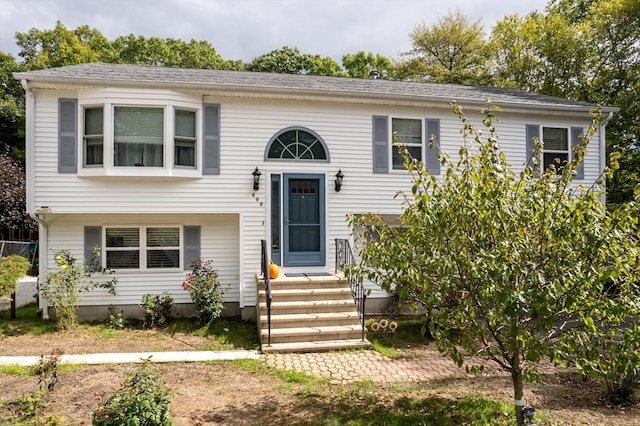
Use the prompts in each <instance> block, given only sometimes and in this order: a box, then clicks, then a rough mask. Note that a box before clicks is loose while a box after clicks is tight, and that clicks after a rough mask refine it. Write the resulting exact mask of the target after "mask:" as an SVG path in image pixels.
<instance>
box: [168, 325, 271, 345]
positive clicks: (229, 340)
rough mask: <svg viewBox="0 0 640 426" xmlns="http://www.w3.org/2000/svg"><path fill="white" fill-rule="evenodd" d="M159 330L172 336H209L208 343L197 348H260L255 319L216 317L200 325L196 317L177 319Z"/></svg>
mask: <svg viewBox="0 0 640 426" xmlns="http://www.w3.org/2000/svg"><path fill="white" fill-rule="evenodd" d="M160 330H162V331H166V332H167V333H168V334H170V335H172V336H173V335H175V334H177V333H182V334H186V335H194V336H201V337H209V338H210V339H211V340H210V343H208V344H206V345H205V346H204V347H201V348H199V349H202V350H230V349H247V350H255V349H259V348H260V338H259V336H258V329H257V327H256V324H255V321H254V322H249V321H243V320H242V319H241V318H239V317H222V318H217V319H215V320H213V321H212V322H211V323H210V324H208V325H202V324H200V323H199V322H198V320H196V319H177V320H173V321H172V322H171V323H169V324H168V325H167V326H166V327H164V328H162V329H160Z"/></svg>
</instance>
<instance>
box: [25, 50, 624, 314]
mask: <svg viewBox="0 0 640 426" xmlns="http://www.w3.org/2000/svg"><path fill="white" fill-rule="evenodd" d="M14 76H15V78H16V79H18V80H20V81H21V82H22V85H23V87H24V89H25V91H26V102H27V103H26V105H27V129H26V131H27V209H28V212H29V213H30V214H32V216H33V217H34V218H36V219H37V220H38V222H39V224H40V238H41V241H40V247H41V250H40V259H39V260H40V280H43V279H44V277H45V271H46V270H47V269H48V268H52V267H55V262H54V259H53V251H54V250H57V249H69V250H70V251H71V253H72V255H74V256H75V257H76V258H77V259H82V258H87V257H89V256H90V255H91V252H92V250H93V248H94V247H98V248H99V250H100V254H101V256H100V257H101V262H102V266H104V267H105V268H109V269H111V270H113V271H114V272H115V275H114V276H115V277H116V278H117V280H118V285H117V295H116V296H112V295H109V294H107V292H106V290H104V291H103V290H96V291H94V292H91V293H90V294H87V295H86V296H85V297H84V299H83V301H82V306H81V307H80V309H79V315H80V316H82V317H86V318H100V317H104V316H105V315H106V313H107V307H108V306H110V305H114V306H117V307H118V308H122V309H125V313H126V312H127V309H131V310H134V309H135V308H136V307H137V305H138V304H139V303H140V301H141V298H142V296H143V295H144V294H147V293H152V294H160V293H162V292H164V291H167V292H169V293H170V294H171V296H172V297H173V298H174V300H175V302H176V304H177V305H179V306H180V305H182V304H189V303H190V302H191V300H190V298H189V295H188V293H187V292H185V291H183V289H182V288H181V286H180V284H181V283H182V281H183V280H184V277H185V271H186V270H188V269H189V265H190V263H191V262H192V261H193V260H195V259H197V258H205V259H212V260H213V263H214V266H215V268H216V269H217V270H218V273H219V279H220V282H221V283H222V284H223V286H224V287H225V296H224V298H225V309H226V313H227V314H236V315H242V317H244V318H253V317H255V316H256V307H257V306H258V305H259V303H258V298H259V297H260V296H259V292H258V289H259V285H260V284H259V282H260V281H259V279H257V275H259V274H260V271H261V240H265V241H266V242H267V244H266V246H267V247H268V251H269V254H268V255H269V257H270V258H271V259H273V261H274V262H275V263H277V264H279V265H280V266H281V277H282V279H285V278H286V277H287V276H288V277H294V276H296V275H303V276H305V275H304V274H306V276H313V275H324V274H326V273H328V274H334V273H335V271H336V240H343V239H347V240H348V239H349V238H350V237H349V236H350V229H349V228H348V226H347V223H346V221H345V217H346V215H347V214H348V213H350V212H356V213H357V212H379V213H382V214H385V215H389V217H393V216H396V215H398V213H399V203H400V201H399V200H398V199H394V194H395V193H396V192H397V191H398V190H409V189H410V185H411V182H410V180H409V177H408V174H407V172H406V170H404V168H403V165H402V158H401V156H400V155H399V153H398V152H397V150H396V149H394V147H393V146H392V141H393V136H392V135H393V134H397V135H398V137H399V139H400V140H402V142H403V143H406V144H407V146H408V148H409V151H410V153H411V154H412V155H413V156H414V157H415V158H418V159H421V160H422V161H424V162H425V164H426V165H427V167H428V169H429V170H430V172H431V173H434V174H440V173H442V172H443V170H441V166H440V164H439V162H438V161H437V160H436V158H435V154H436V151H435V150H436V149H441V150H442V151H446V152H449V153H451V154H452V155H456V153H457V151H458V148H459V146H460V144H461V142H462V140H461V137H460V128H461V123H460V121H459V120H458V118H457V117H456V116H455V114H453V113H452V112H451V108H450V106H449V105H448V102H449V101H450V100H455V101H456V102H457V103H458V104H459V105H461V106H462V107H463V108H464V109H465V111H466V113H467V114H468V115H469V116H470V118H472V119H474V118H479V117H480V115H479V110H480V108H481V106H482V105H483V104H484V103H485V102H486V100H487V99H491V101H492V103H494V104H496V105H499V106H500V107H502V111H501V112H499V114H498V116H499V119H500V122H499V123H498V125H497V129H498V132H499V136H500V143H501V146H502V148H503V149H504V151H505V152H506V154H507V156H508V158H509V160H510V162H511V163H512V164H513V165H514V166H515V167H524V164H525V163H526V161H527V158H528V156H530V155H531V152H532V151H531V149H532V148H531V147H532V144H531V140H532V138H533V137H539V138H540V139H541V140H542V141H543V142H544V147H545V148H544V149H545V150H544V153H543V154H542V155H543V158H542V161H543V164H549V163H550V162H551V161H553V159H555V158H560V159H561V160H568V159H570V158H571V156H572V150H571V147H572V145H573V144H575V143H577V140H578V135H579V134H580V133H582V132H583V130H585V129H586V128H587V127H588V126H589V124H590V122H591V117H590V115H589V110H590V109H591V108H592V107H593V105H590V104H586V103H580V102H574V101H570V100H566V99H559V98H554V97H548V96H542V95H537V94H534V93H527V92H522V91H517V90H510V89H499V88H484V87H469V86H459V85H442V84H428V83H413V82H401V81H385V80H375V79H371V80H367V79H350V78H336V77H321V76H310V75H288V74H270V73H251V72H237V71H221V70H203V69H175V68H164V67H146V66H132V65H114V64H99V63H92V64H82V65H75V66H68V67H61V68H52V69H45V70H39V71H30V72H22V73H16V74H14ZM607 112H608V113H611V112H612V110H609V109H605V113H607ZM476 121H477V122H479V120H476ZM431 135H435V139H436V142H437V146H436V147H435V148H434V149H430V147H429V139H430V137H431ZM604 137H605V133H604V124H602V125H601V127H600V129H599V131H598V133H597V134H596V135H595V136H594V138H593V139H592V143H591V144H590V147H589V152H588V154H587V155H586V157H585V159H584V163H583V165H582V166H581V167H580V170H579V171H578V176H577V182H583V183H585V184H591V183H592V182H593V181H594V180H595V179H596V178H597V177H598V175H599V173H600V171H601V170H602V168H603V166H604V161H605V151H604V146H605V143H604ZM276 281H278V280H276ZM320 281H322V280H320ZM372 290H373V292H372V293H371V295H370V296H369V298H368V300H367V311H369V312H380V311H382V310H383V309H384V306H385V302H386V296H387V295H386V293H384V292H382V291H380V290H379V289H377V290H376V289H372ZM274 303H275V299H274ZM40 305H41V306H40V307H41V308H42V309H43V310H44V313H45V315H47V313H48V311H47V303H46V300H44V299H43V298H40Z"/></svg>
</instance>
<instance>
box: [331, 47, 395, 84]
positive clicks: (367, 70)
mask: <svg viewBox="0 0 640 426" xmlns="http://www.w3.org/2000/svg"><path fill="white" fill-rule="evenodd" d="M342 67H343V68H344V69H345V71H346V72H347V76H348V77H351V78H371V71H377V73H378V74H377V78H380V79H388V78H389V76H390V74H391V71H392V70H393V64H392V63H391V61H390V60H389V58H387V57H385V56H382V55H379V54H373V53H371V52H366V53H365V52H363V51H360V52H357V53H354V54H349V53H347V54H345V55H343V56H342Z"/></svg>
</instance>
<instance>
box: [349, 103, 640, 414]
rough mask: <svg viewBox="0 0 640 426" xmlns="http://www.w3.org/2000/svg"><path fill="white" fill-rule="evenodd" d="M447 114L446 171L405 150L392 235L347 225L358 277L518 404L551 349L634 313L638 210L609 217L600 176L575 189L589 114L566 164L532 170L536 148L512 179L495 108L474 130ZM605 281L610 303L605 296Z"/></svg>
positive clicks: (358, 219)
mask: <svg viewBox="0 0 640 426" xmlns="http://www.w3.org/2000/svg"><path fill="white" fill-rule="evenodd" d="M452 108H453V111H454V112H455V113H456V114H457V115H458V117H459V118H460V120H461V122H462V125H463V128H462V131H461V134H462V136H463V144H462V146H461V147H460V150H459V159H458V161H457V162H453V161H451V160H450V159H449V156H448V155H441V158H440V159H441V161H442V165H443V166H444V170H446V171H445V173H444V175H442V176H440V177H437V176H434V175H431V174H430V173H429V172H428V171H427V170H426V169H425V167H424V165H423V164H422V163H421V162H419V161H417V160H415V159H412V158H410V156H409V155H408V151H406V150H405V151H404V155H405V167H406V168H407V169H408V171H409V173H410V175H411V179H412V182H413V185H412V192H411V193H410V194H405V193H399V194H398V197H400V198H401V199H402V200H403V206H402V209H401V215H400V217H399V219H398V222H399V224H400V226H399V227H390V226H388V225H387V224H385V222H384V221H383V219H382V218H381V217H380V216H378V215H376V214H364V215H361V216H355V215H352V216H351V217H350V219H349V220H350V224H351V225H352V226H353V229H355V230H360V231H359V232H358V234H357V235H356V238H355V239H356V244H357V247H358V248H359V251H360V255H361V263H360V265H359V268H358V269H357V271H356V272H357V273H358V274H359V275H360V276H361V277H362V278H364V279H368V280H371V281H373V282H375V283H376V284H379V285H380V286H381V287H382V288H383V289H386V290H389V289H391V288H392V287H393V286H396V289H397V291H398V293H399V295H400V297H401V298H402V299H406V300H410V301H414V302H418V303H420V304H421V305H422V306H423V307H424V308H425V309H426V311H427V312H429V316H430V323H429V331H430V332H431V334H432V335H433V336H434V338H435V342H436V345H437V346H438V348H439V349H440V350H441V351H443V352H444V353H446V354H447V355H448V356H449V357H450V358H451V359H453V360H454V361H456V362H457V363H458V364H459V365H461V364H462V362H463V359H464V358H465V357H466V356H468V355H480V356H485V357H488V358H489V359H492V360H493V361H495V362H496V363H497V364H498V365H499V366H500V367H501V368H503V369H504V370H506V371H508V372H509V373H510V374H511V376H512V379H513V387H514V398H515V399H522V395H523V380H524V378H525V377H530V378H535V377H536V375H535V371H531V372H528V370H533V369H535V363H536V362H538V361H540V360H541V359H542V358H543V357H545V356H548V357H551V358H556V357H559V356H561V355H563V353H564V352H563V351H561V350H560V349H559V348H560V346H559V345H560V343H561V342H563V344H565V345H571V340H572V339H571V338H572V336H574V335H575V333H578V332H580V331H589V330H592V328H593V318H597V317H598V316H607V317H610V318H617V319H618V320H621V319H623V318H626V317H627V316H629V315H632V314H634V313H635V312H637V311H636V310H635V303H636V301H637V298H638V297H640V294H639V293H640V288H639V287H638V285H637V284H638V282H637V280H638V278H640V273H639V271H638V263H639V256H640V252H639V250H638V247H639V246H640V244H639V241H638V235H637V221H638V218H637V214H638V207H637V204H635V203H629V204H626V205H624V206H622V207H621V208H619V209H617V210H616V211H615V212H613V213H611V214H609V213H608V212H607V210H606V209H605V208H604V206H603V205H602V203H601V202H600V200H599V196H600V194H601V190H600V189H599V188H600V186H599V184H601V183H602V182H603V181H604V177H601V178H600V179H599V180H598V182H596V183H595V184H594V186H593V187H590V188H584V187H582V186H581V185H577V184H574V183H573V178H574V176H575V171H576V168H577V167H578V165H579V163H580V162H581V161H582V158H583V155H584V153H585V152H586V147H587V145H588V143H589V138H590V137H591V136H592V135H593V133H594V132H595V130H596V128H597V125H598V122H599V111H598V110H596V111H594V119H593V123H592V125H591V127H590V128H589V130H588V131H586V132H585V135H584V139H583V141H582V143H581V145H580V146H578V147H576V148H575V149H574V155H573V160H572V161H571V162H570V163H568V164H567V165H565V166H564V167H563V168H561V169H560V170H557V171H556V170H555V168H554V167H552V168H550V169H549V170H540V165H539V160H538V159H539V155H540V152H541V146H540V144H539V143H538V144H537V148H536V153H535V155H534V158H532V159H531V160H532V163H533V167H525V168H524V169H523V170H522V171H521V172H520V173H519V174H516V173H515V172H514V171H513V170H512V167H511V165H510V164H509V162H508V160H507V158H506V155H505V154H504V152H503V151H502V150H501V149H500V146H499V144H498V135H497V130H496V128H495V122H496V121H497V119H496V117H495V116H494V111H495V110H496V109H497V108H496V107H492V106H491V105H487V107H485V108H484V109H483V111H482V112H483V116H484V118H483V120H482V123H483V126H484V133H481V132H480V131H478V130H476V129H475V126H474V125H473V123H471V122H470V121H469V119H468V118H467V117H466V115H465V114H464V113H463V111H462V108H461V107H460V106H458V105H456V104H455V103H452ZM431 143H434V142H433V141H432V142H431ZM606 173H610V169H608V170H607V171H606ZM611 280H613V281H614V282H615V284H616V286H617V288H618V296H616V297H615V298H611V297H609V296H608V295H606V294H605V291H604V286H603V283H605V282H608V281H611ZM568 328H571V329H572V330H573V332H572V333H571V334H567V333H566V332H567V330H568ZM519 420H521V419H519Z"/></svg>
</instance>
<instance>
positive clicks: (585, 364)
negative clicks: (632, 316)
mask: <svg viewBox="0 0 640 426" xmlns="http://www.w3.org/2000/svg"><path fill="white" fill-rule="evenodd" d="M636 318H637V317H636ZM609 327H611V324H607V325H605V326H603V327H600V328H598V329H596V330H593V331H590V332H586V333H579V334H577V335H576V336H575V337H576V338H575V340H574V342H576V343H575V344H574V345H572V346H567V347H566V348H565V350H566V351H567V352H569V353H573V354H574V356H575V361H574V362H575V365H576V366H577V367H578V368H579V369H580V370H581V371H582V372H584V373H585V374H587V375H590V376H592V375H596V376H600V377H602V378H603V379H604V382H605V384H606V386H607V399H608V400H609V401H610V402H611V403H613V404H622V403H630V402H634V401H633V393H634V390H635V389H636V388H637V387H638V385H639V383H640V325H638V324H633V325H628V324H627V325H623V326H622V327H619V326H618V325H616V327H611V328H609Z"/></svg>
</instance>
